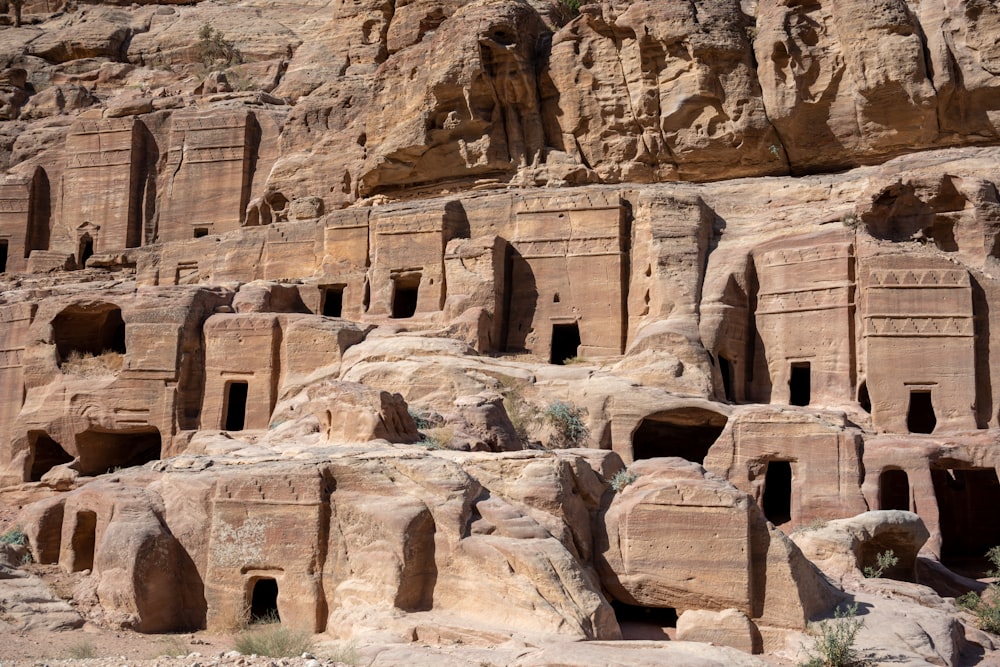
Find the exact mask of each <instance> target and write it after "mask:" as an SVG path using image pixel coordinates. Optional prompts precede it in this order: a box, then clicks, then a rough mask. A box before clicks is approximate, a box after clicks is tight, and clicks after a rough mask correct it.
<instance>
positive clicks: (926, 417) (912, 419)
mask: <svg viewBox="0 0 1000 667" xmlns="http://www.w3.org/2000/svg"><path fill="white" fill-rule="evenodd" d="M935 426H937V417H936V416H935V415H934V403H933V402H932V401H931V392H930V391H929V390H919V391H918V390H913V391H911V392H910V406H909V408H908V409H907V410H906V428H907V430H908V431H909V432H910V433H933V432H934V427H935Z"/></svg>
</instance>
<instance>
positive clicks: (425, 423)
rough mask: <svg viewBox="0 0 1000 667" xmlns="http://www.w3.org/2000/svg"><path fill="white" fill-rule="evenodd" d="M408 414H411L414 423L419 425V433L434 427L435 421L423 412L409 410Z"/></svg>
mask: <svg viewBox="0 0 1000 667" xmlns="http://www.w3.org/2000/svg"><path fill="white" fill-rule="evenodd" d="M406 411H407V412H409V413H410V418H411V419H413V423H414V424H416V425H417V430H418V431H423V430H424V429H425V428H431V427H432V426H434V421H433V420H431V419H430V418H429V417H428V416H426V415H425V414H424V413H423V412H420V411H419V410H414V409H413V408H409V407H408V408H407V409H406Z"/></svg>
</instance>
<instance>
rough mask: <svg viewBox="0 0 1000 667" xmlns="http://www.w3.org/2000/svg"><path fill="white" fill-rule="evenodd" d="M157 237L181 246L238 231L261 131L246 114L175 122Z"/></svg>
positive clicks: (192, 115)
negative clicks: (209, 235) (198, 239)
mask: <svg viewBox="0 0 1000 667" xmlns="http://www.w3.org/2000/svg"><path fill="white" fill-rule="evenodd" d="M169 142H170V148H169V150H168V152H167V161H166V170H167V174H168V180H167V182H166V183H164V185H163V199H162V212H161V213H160V220H159V227H158V229H159V232H158V237H159V239H160V240H161V241H179V240H183V239H190V238H194V237H197V236H201V235H207V234H218V233H221V232H227V231H230V230H232V229H236V228H238V227H239V226H240V224H241V223H242V222H243V220H244V217H245V214H246V207H247V203H248V202H249V200H250V183H251V181H252V178H253V170H254V166H255V162H256V150H257V143H258V142H259V129H258V126H257V124H256V119H255V118H254V116H253V114H251V113H249V112H247V111H235V112H225V113H204V112H202V113H198V112H188V113H185V112H181V113H177V114H175V115H174V116H173V118H172V119H171V125H170V139H169Z"/></svg>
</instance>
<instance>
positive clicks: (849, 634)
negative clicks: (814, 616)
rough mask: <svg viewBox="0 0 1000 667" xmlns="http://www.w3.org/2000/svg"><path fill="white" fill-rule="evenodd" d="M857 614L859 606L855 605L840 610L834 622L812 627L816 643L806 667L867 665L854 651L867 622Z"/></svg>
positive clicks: (825, 622) (832, 620)
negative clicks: (855, 642)
mask: <svg viewBox="0 0 1000 667" xmlns="http://www.w3.org/2000/svg"><path fill="white" fill-rule="evenodd" d="M857 614H858V603H857V602H855V603H854V604H852V605H848V606H846V607H844V608H839V607H838V608H837V610H836V611H835V612H834V615H833V616H834V617H833V619H831V620H828V621H820V622H819V623H818V624H816V625H812V624H810V628H809V629H810V631H811V632H812V634H813V635H814V639H813V641H814V643H813V647H812V650H810V651H809V652H808V653H809V660H808V661H807V662H805V663H803V664H804V666H805V667H851V666H852V665H863V664H865V661H864V660H862V658H861V656H859V655H858V652H857V651H856V650H855V648H854V640H855V638H857V636H858V633H859V632H861V628H863V627H864V626H865V622H864V619H860V618H858V617H857Z"/></svg>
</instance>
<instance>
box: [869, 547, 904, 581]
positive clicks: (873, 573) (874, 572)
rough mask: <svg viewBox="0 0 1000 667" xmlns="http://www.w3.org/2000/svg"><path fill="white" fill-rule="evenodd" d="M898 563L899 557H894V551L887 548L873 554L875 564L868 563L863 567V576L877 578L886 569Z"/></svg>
mask: <svg viewBox="0 0 1000 667" xmlns="http://www.w3.org/2000/svg"><path fill="white" fill-rule="evenodd" d="M897 565H899V558H897V557H896V554H895V552H893V550H892V549H887V550H886V551H883V552H882V553H880V554H878V555H877V556H875V565H874V566H872V565H868V566H866V567H865V576H866V577H868V578H869V579H877V578H878V577H881V576H882V574H883V573H885V571H886V570H888V569H890V568H893V567H896V566H897Z"/></svg>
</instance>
